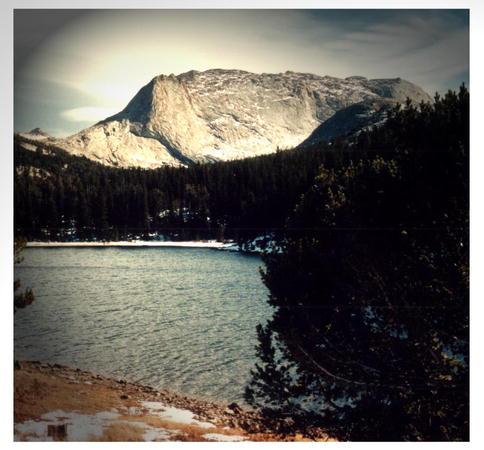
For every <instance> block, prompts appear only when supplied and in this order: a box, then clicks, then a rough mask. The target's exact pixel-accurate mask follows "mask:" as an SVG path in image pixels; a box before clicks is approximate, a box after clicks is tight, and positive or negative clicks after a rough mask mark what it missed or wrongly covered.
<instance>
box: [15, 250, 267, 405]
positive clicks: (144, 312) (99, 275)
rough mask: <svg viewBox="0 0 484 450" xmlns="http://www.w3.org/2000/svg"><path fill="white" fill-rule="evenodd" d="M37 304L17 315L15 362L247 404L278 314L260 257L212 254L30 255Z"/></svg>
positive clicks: (28, 274)
mask: <svg viewBox="0 0 484 450" xmlns="http://www.w3.org/2000/svg"><path fill="white" fill-rule="evenodd" d="M23 256H24V261H23V262H22V263H21V264H20V265H18V266H17V267H16V269H15V272H16V273H15V276H16V278H20V280H21V283H22V287H31V288H32V289H33V290H34V295H35V298H36V299H35V302H34V303H33V304H32V305H30V306H29V307H27V308H26V309H23V310H20V311H18V312H17V313H16V314H15V357H16V358H18V359H31V360H41V361H46V362H51V363H59V364H65V365H69V366H73V367H79V368H82V369H87V370H92V371H94V372H97V373H101V374H105V375H109V376H114V377H117V378H125V379H127V380H130V381H136V382H141V383H145V384H149V385H151V386H154V387H157V388H167V389H171V390H173V391H177V392H181V393H185V394H190V395H194V396H197V397H201V398H207V399H214V400H220V401H237V402H242V396H243V391H244V386H245V384H246V382H247V381H248V379H249V376H250V369H251V368H252V367H253V365H254V362H255V361H256V358H255V349H254V348H255V345H256V344H257V337H256V326H257V324H259V323H263V322H265V321H266V320H267V319H268V318H269V317H270V315H271V308H270V307H269V306H268V305H267V302H266V299H267V289H266V288H265V286H264V285H263V283H262V281H261V278H260V275H259V267H260V266H262V264H263V263H262V261H261V259H260V258H259V257H257V256H253V255H243V254H239V253H231V252H223V251H217V250H212V249H183V248H129V249H122V248H102V249H98V248H82V249H81V248H74V249H70V248H62V249H40V248H37V249H34V248H32V249H26V250H25V251H24V252H23Z"/></svg>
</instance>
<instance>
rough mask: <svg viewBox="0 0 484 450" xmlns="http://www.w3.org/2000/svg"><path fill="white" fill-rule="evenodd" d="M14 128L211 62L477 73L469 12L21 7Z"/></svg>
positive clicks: (76, 126)
mask: <svg viewBox="0 0 484 450" xmlns="http://www.w3.org/2000/svg"><path fill="white" fill-rule="evenodd" d="M14 33H15V36H14V45H15V61H14V62H15V64H14V67H15V130H17V131H25V130H28V129H31V128H34V127H37V126H38V127H41V128H42V129H44V130H45V131H47V132H49V133H51V134H53V135H56V136H63V135H67V134H72V133H74V132H77V131H79V130H80V129H82V128H85V127H87V126H90V125H92V124H93V123H95V122H97V121H98V120H101V119H103V118H105V117H107V116H108V115H111V114H113V113H115V112H118V111H120V110H121V109H122V108H123V107H124V106H125V105H126V104H127V103H128V101H129V100H130V99H131V98H132V97H133V95H135V94H136V92H137V91H138V90H139V89H140V88H141V87H142V86H143V85H144V84H146V83H147V82H148V81H149V80H151V79H152V78H153V77H154V76H155V75H158V74H162V73H163V74H170V73H174V74H179V73H182V72H187V71H189V70H192V69H195V70H206V69H210V68H226V69H242V70H248V71H252V72H284V71H286V70H292V71H295V72H311V73H315V74H319V75H332V76H337V77H347V76H351V75H363V76H366V77H368V78H385V77H402V78H405V79H407V80H409V81H412V82H414V83H417V84H419V85H420V86H422V87H423V88H424V89H425V90H427V91H428V92H429V93H431V94H433V93H435V91H440V92H443V91H446V90H447V89H455V88H457V87H458V86H459V84H460V83H462V82H463V81H464V82H465V83H466V84H467V83H468V79H469V17H468V12H467V10H231V11H223V10H184V11H182V10H16V11H15V15H14Z"/></svg>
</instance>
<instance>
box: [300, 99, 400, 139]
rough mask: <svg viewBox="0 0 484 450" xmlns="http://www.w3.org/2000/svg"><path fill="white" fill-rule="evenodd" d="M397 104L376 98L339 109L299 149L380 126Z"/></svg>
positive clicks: (394, 101) (390, 100)
mask: <svg viewBox="0 0 484 450" xmlns="http://www.w3.org/2000/svg"><path fill="white" fill-rule="evenodd" d="M397 103H398V101H397V100H394V99H390V98H376V99H369V100H363V101H362V102H359V103H355V104H354V105H350V106H348V107H347V108H343V109H340V110H339V111H337V112H336V113H335V114H334V115H333V116H331V117H330V118H329V119H328V120H326V121H324V122H323V123H322V124H321V125H319V126H318V127H317V128H316V129H315V130H314V131H313V132H312V133H311V134H310V136H309V137H308V138H307V139H305V140H304V141H303V142H302V143H301V144H300V147H304V146H306V145H313V144H317V143H318V142H321V141H329V140H331V139H333V138H335V137H338V136H347V135H349V134H352V133H358V132H360V131H361V130H363V129H365V128H368V127H371V126H373V125H380V124H382V123H383V122H385V120H386V119H387V116H388V110H390V109H391V108H393V107H394V106H395V105H396V104H397Z"/></svg>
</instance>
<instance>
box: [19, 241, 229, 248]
mask: <svg viewBox="0 0 484 450" xmlns="http://www.w3.org/2000/svg"><path fill="white" fill-rule="evenodd" d="M27 247H42V248H44V247H184V248H216V249H223V250H231V249H234V250H235V249H236V248H237V245H236V244H234V243H225V242H220V241H109V242H100V241H95V242H93V241H91V242H55V241H48V242H38V241H30V242H27Z"/></svg>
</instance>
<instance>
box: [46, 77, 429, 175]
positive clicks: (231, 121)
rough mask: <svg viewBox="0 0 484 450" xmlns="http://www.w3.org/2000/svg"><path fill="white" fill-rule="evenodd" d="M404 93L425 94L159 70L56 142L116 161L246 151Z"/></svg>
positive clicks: (394, 84) (166, 160)
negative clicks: (120, 102) (108, 110)
mask: <svg viewBox="0 0 484 450" xmlns="http://www.w3.org/2000/svg"><path fill="white" fill-rule="evenodd" d="M407 97H409V98H411V99H412V100H414V101H416V102H420V101H422V100H424V101H431V98H430V97H429V96H428V95H427V94H426V93H425V92H424V91H423V90H422V89H421V88H419V87H418V86H416V85H414V84H412V83H409V82H408V81H405V80H402V79H400V78H395V79H376V80H368V79H366V78H363V77H349V78H345V79H340V78H334V77H330V76H324V77H321V76H317V75H312V74H305V73H294V72H285V73H279V74H267V73H263V74H255V73H250V72H244V71H240V70H221V69H213V70H208V71H205V72H197V71H191V72H187V73H184V74H181V75H178V76H174V75H169V76H165V75H160V76H157V77H155V78H153V79H152V80H151V81H150V82H149V83H148V84H147V85H146V86H144V87H143V88H142V89H141V90H140V91H139V92H138V93H137V94H136V96H135V97H134V98H133V99H132V100H131V101H130V102H129V104H128V105H127V106H126V108H125V109H124V110H123V111H121V112H120V113H118V114H116V115H114V116H112V117H109V118H107V119H105V120H103V121H101V122H99V123H97V124H96V125H94V126H92V127H90V128H87V129H85V130H82V131H80V132H79V133H77V134H75V135H73V136H70V137H68V138H65V139H57V140H55V145H56V146H58V147H61V148H64V149H65V150H67V151H69V152H70V153H73V154H76V155H85V156H86V157H88V158H90V159H93V160H95V161H99V162H101V163H103V164H107V165H113V166H120V167H130V166H140V167H149V168H151V167H158V166H161V165H164V164H168V165H174V166H176V165H183V164H189V163H191V162H207V161H216V160H229V159H237V158H245V157H250V156H256V155H260V154H264V153H271V152H274V151H276V150H277V149H286V148H291V147H295V146H297V145H298V144H300V143H301V142H303V141H305V140H306V139H307V138H308V137H309V136H310V135H311V133H312V132H313V131H314V130H315V129H316V128H317V127H319V126H320V124H323V123H325V122H326V121H327V120H328V119H330V118H331V117H332V116H333V115H334V114H335V113H336V112H338V111H340V110H343V109H345V108H347V107H349V106H351V105H354V104H358V103H361V102H372V101H380V100H389V101H400V102H403V101H405V99H406V98H407ZM350 112H351V111H350Z"/></svg>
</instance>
